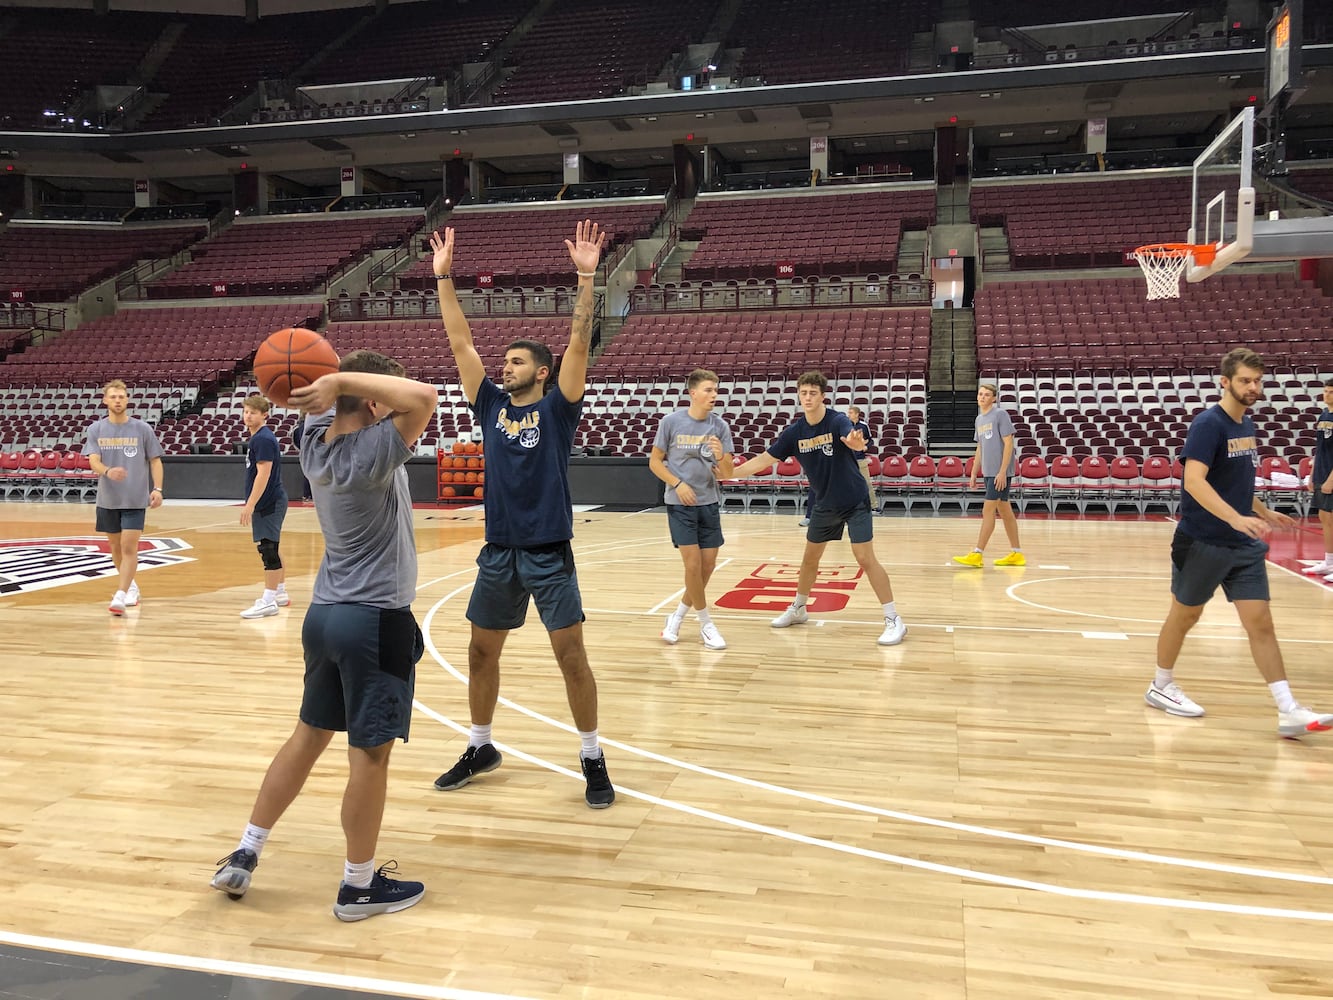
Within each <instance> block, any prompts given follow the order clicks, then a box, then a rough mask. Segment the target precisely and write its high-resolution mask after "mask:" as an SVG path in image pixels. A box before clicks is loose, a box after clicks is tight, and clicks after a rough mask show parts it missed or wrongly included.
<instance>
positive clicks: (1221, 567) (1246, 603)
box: [1143, 347, 1333, 737]
mask: <svg viewBox="0 0 1333 1000" xmlns="http://www.w3.org/2000/svg"><path fill="white" fill-rule="evenodd" d="M1263 378H1264V364H1263V360H1262V359H1261V358H1260V357H1259V355H1258V354H1256V353H1255V352H1254V351H1251V350H1249V349H1248V348H1244V347H1238V348H1236V349H1235V350H1233V351H1231V352H1230V353H1228V354H1227V355H1225V356H1224V357H1223V358H1222V377H1221V386H1222V400H1221V402H1219V403H1218V404H1217V405H1215V406H1212V407H1210V408H1209V409H1207V410H1204V412H1202V413H1200V414H1199V415H1198V416H1197V417H1195V418H1194V421H1193V423H1191V424H1190V429H1189V434H1188V435H1187V436H1186V438H1185V449H1184V455H1183V457H1184V460H1185V476H1184V482H1183V488H1182V496H1181V503H1180V523H1179V524H1177V526H1176V534H1175V537H1174V538H1173V539H1172V540H1171V610H1170V611H1169V612H1168V613H1167V616H1166V621H1165V622H1163V623H1162V631H1161V633H1160V634H1159V635H1158V637H1157V674H1156V676H1155V677H1154V678H1153V682H1152V684H1151V685H1150V686H1149V688H1148V690H1147V693H1146V694H1144V696H1143V700H1144V701H1146V702H1147V703H1148V704H1149V705H1151V706H1152V707H1153V708H1157V709H1161V710H1162V711H1163V712H1167V713H1168V714H1170V715H1183V716H1187V717H1191V718H1197V717H1198V716H1201V715H1203V714H1204V710H1203V708H1202V707H1201V706H1200V705H1198V704H1197V703H1196V702H1194V701H1192V700H1191V699H1190V698H1188V697H1187V696H1186V695H1185V693H1184V692H1183V691H1182V690H1181V689H1180V685H1179V684H1177V683H1176V682H1175V678H1174V670H1175V665H1176V659H1177V657H1179V655H1180V648H1181V646H1182V645H1184V642H1185V636H1186V635H1187V634H1189V630H1190V629H1191V628H1193V627H1194V624H1195V623H1196V622H1197V621H1198V620H1199V617H1200V615H1202V614H1203V607H1204V605H1205V604H1207V603H1208V601H1209V599H1210V598H1211V597H1212V596H1213V594H1214V593H1216V591H1217V588H1218V587H1219V586H1220V587H1221V588H1222V592H1223V593H1224V594H1226V597H1227V600H1229V601H1231V602H1232V603H1233V604H1234V605H1235V606H1236V614H1237V615H1238V616H1239V617H1240V623H1241V625H1242V626H1244V628H1245V631H1246V633H1247V634H1248V635H1249V638H1250V649H1251V650H1252V651H1253V653H1254V662H1255V666H1257V667H1258V668H1259V673H1260V674H1262V675H1263V678H1264V680H1265V681H1267V682H1268V689H1269V691H1270V692H1271V693H1272V695H1273V700H1274V702H1276V703H1277V713H1278V715H1277V718H1278V726H1277V728H1278V734H1279V735H1281V736H1286V737H1297V736H1303V735H1304V734H1305V733H1319V732H1325V731H1327V730H1329V729H1333V715H1320V714H1319V713H1318V712H1314V711H1311V710H1310V709H1308V708H1305V707H1303V706H1302V705H1301V704H1300V703H1299V702H1297V701H1296V699H1295V698H1294V697H1293V696H1292V693H1291V687H1290V685H1289V684H1288V683H1287V673H1286V669H1285V667H1284V666H1283V663H1282V650H1281V648H1280V647H1279V646H1278V643H1277V636H1276V635H1275V634H1274V632H1273V616H1272V612H1271V611H1270V609H1269V595H1268V566H1267V563H1266V562H1265V560H1264V556H1265V554H1266V553H1267V552H1268V545H1267V544H1266V543H1265V542H1264V541H1263V539H1264V538H1266V537H1268V535H1269V533H1270V532H1272V530H1273V528H1275V527H1277V528H1293V527H1295V525H1296V522H1295V521H1293V520H1292V519H1291V518H1290V517H1288V516H1287V515H1286V514H1280V513H1278V512H1276V511H1271V510H1269V509H1268V508H1267V507H1265V506H1264V505H1263V504H1262V503H1260V502H1259V500H1258V499H1257V498H1256V497H1255V495H1254V466H1255V456H1256V455H1257V448H1258V444H1257V441H1256V437H1255V431H1254V421H1253V420H1251V419H1250V416H1249V409H1250V407H1251V406H1253V405H1254V404H1255V403H1256V402H1258V400H1259V397H1260V395H1261V390H1262V387H1263Z"/></svg>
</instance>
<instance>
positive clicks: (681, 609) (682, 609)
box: [671, 601, 690, 622]
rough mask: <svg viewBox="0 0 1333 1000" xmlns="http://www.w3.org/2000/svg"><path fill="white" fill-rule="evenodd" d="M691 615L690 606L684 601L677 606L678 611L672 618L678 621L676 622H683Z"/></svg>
mask: <svg viewBox="0 0 1333 1000" xmlns="http://www.w3.org/2000/svg"><path fill="white" fill-rule="evenodd" d="M689 613H690V606H689V605H688V604H686V603H685V602H684V601H682V602H681V603H680V604H677V605H676V610H675V611H673V612H671V617H672V618H674V619H676V621H678V622H681V621H684V620H685V616H686V615H688V614H689Z"/></svg>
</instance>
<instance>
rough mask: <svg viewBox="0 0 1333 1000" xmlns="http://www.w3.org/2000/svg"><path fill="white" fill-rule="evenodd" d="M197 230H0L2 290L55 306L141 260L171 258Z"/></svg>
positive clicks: (17, 227)
mask: <svg viewBox="0 0 1333 1000" xmlns="http://www.w3.org/2000/svg"><path fill="white" fill-rule="evenodd" d="M203 235H204V230H203V229H202V228H201V227H200V226H166V227H161V226H148V227H144V228H141V229H106V228H94V227H86V226H59V227H52V226H25V225H11V226H9V227H8V228H7V229H5V230H4V231H0V290H4V291H6V292H7V293H9V294H7V295H6V298H12V297H13V293H15V292H18V293H21V296H20V298H21V300H22V301H25V302H59V301H63V300H64V299H67V298H70V297H71V296H73V295H74V294H76V293H77V292H79V291H81V290H83V289H85V288H87V287H88V286H90V285H94V284H97V283H98V282H100V281H105V280H106V279H107V278H110V277H112V276H114V275H116V274H119V273H120V272H121V271H124V270H126V269H127V268H130V267H133V266H134V265H135V263H137V262H138V261H139V260H142V259H145V258H162V257H170V256H171V255H172V254H174V253H177V252H179V251H180V250H183V249H185V248H186V247H187V246H189V245H190V244H191V243H193V242H194V241H195V240H198V239H200V238H201V237H202V236H203Z"/></svg>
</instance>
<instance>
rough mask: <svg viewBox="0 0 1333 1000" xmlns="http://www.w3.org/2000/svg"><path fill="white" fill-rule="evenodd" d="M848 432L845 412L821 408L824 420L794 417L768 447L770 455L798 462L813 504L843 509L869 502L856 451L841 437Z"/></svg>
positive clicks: (849, 426) (826, 508) (867, 489)
mask: <svg viewBox="0 0 1333 1000" xmlns="http://www.w3.org/2000/svg"><path fill="white" fill-rule="evenodd" d="M851 432H852V422H851V421H850V420H848V419H847V416H846V414H843V413H836V412H834V411H833V410H830V409H825V410H824V419H823V420H821V421H820V422H819V423H817V424H811V423H810V422H809V421H808V420H806V419H805V417H804V416H800V417H797V418H796V421H795V422H794V423H793V424H791V426H789V427H788V428H787V429H786V430H784V431H783V432H782V433H781V434H779V435H778V438H777V440H776V441H774V442H773V444H772V446H771V447H770V448H769V449H768V453H769V454H770V455H772V456H773V457H774V458H778V459H782V458H795V459H796V461H798V462H800V463H801V468H802V469H803V470H804V471H805V475H806V478H807V479H809V480H810V489H811V491H812V492H813V493H814V503H815V506H816V507H819V508H822V509H825V510H846V509H847V508H848V507H855V506H856V505H857V504H859V503H869V502H870V492H869V487H867V486H866V480H865V477H864V476H862V475H861V469H860V466H858V465H857V464H856V452H854V451H852V450H851V449H850V448H848V447H847V446H846V445H845V444H843V443H842V439H843V438H844V437H846V436H847V435H848V434H850V433H851Z"/></svg>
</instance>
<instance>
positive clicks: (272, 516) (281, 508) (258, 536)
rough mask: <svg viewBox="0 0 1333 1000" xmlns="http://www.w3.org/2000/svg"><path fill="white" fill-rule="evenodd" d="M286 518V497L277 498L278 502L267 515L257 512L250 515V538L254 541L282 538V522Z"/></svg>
mask: <svg viewBox="0 0 1333 1000" xmlns="http://www.w3.org/2000/svg"><path fill="white" fill-rule="evenodd" d="M286 518H287V497H286V496H285V495H284V496H280V497H278V502H277V503H276V504H274V505H273V509H272V510H271V511H269V512H268V513H267V514H261V513H259V512H258V511H256V512H255V513H253V514H251V515H250V537H251V538H252V539H253V540H254V541H256V542H259V541H263V540H264V539H265V538H267V539H269V540H270V541H274V542H276V541H278V540H279V539H280V538H281V537H282V522H283V521H284V520H286Z"/></svg>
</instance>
